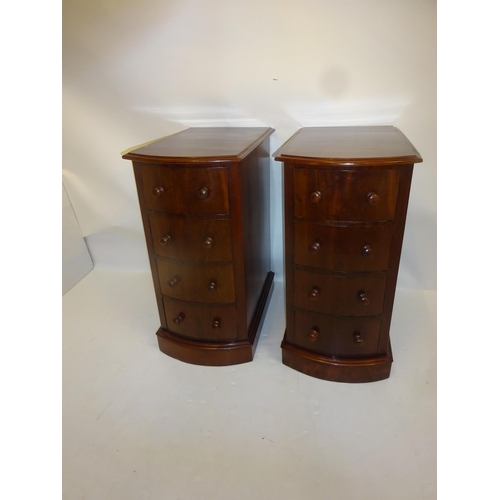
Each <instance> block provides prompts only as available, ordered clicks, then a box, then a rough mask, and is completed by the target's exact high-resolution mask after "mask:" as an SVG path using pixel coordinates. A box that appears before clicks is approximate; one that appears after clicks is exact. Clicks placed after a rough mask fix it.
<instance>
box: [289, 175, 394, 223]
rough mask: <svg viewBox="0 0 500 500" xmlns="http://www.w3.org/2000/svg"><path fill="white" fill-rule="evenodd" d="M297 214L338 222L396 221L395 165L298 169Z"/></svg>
mask: <svg viewBox="0 0 500 500" xmlns="http://www.w3.org/2000/svg"><path fill="white" fill-rule="evenodd" d="M294 184H295V195H294V212H295V216H296V217H304V218H309V219H321V220H338V221H380V220H392V219H394V215H395V212H396V201H397V198H398V184H399V171H398V170H397V169H394V168H382V167H381V168H379V169H373V168H371V169H363V168H359V169H356V170H342V169H329V170H326V169H322V168H314V169H313V168H295V173H294Z"/></svg>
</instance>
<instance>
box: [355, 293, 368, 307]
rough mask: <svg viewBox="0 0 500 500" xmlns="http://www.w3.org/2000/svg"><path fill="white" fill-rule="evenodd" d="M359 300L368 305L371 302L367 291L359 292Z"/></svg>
mask: <svg viewBox="0 0 500 500" xmlns="http://www.w3.org/2000/svg"><path fill="white" fill-rule="evenodd" d="M358 301H359V303H360V304H361V305H363V306H367V305H368V304H369V303H370V299H369V298H368V295H366V293H365V292H358Z"/></svg>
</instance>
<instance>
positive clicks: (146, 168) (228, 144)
mask: <svg viewBox="0 0 500 500" xmlns="http://www.w3.org/2000/svg"><path fill="white" fill-rule="evenodd" d="M273 132H274V130H273V129H271V128H190V129H187V130H184V131H182V132H179V133H177V134H174V135H171V136H169V137H166V138H163V139H160V140H158V141H155V142H153V143H150V144H149V145H146V146H144V147H141V148H139V149H135V150H133V151H130V152H129V153H127V154H125V155H124V156H123V158H125V159H128V160H132V161H133V166H134V173H135V179H136V184H137V192H138V196H139V205H140V208H141V213H142V221H143V225H144V232H145V236H146V243H147V247H148V253H149V260H150V264H151V272H152V275H153V283H154V288H155V292H156V300H157V303H158V311H159V314H160V322H161V326H160V328H159V330H158V331H157V337H158V344H159V347H160V350H161V351H162V352H164V353H165V354H168V355H169V356H172V357H174V358H177V359H179V360H182V361H186V362H188V363H193V364H200V365H219V366H220V365H232V364H237V363H245V362H248V361H251V360H252V359H253V355H254V352H255V348H256V346H257V341H258V337H259V334H260V326H261V322H262V318H263V316H264V314H265V311H266V308H267V305H268V301H269V298H270V295H271V290H272V286H273V278H274V273H273V272H271V271H270V265H271V264H270V225H269V203H270V199H269V195H270V193H269V166H270V155H269V136H270V135H271V134H272V133H273Z"/></svg>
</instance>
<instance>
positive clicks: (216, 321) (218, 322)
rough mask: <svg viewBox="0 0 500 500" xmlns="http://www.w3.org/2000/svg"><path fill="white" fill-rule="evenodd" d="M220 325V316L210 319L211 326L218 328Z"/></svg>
mask: <svg viewBox="0 0 500 500" xmlns="http://www.w3.org/2000/svg"><path fill="white" fill-rule="evenodd" d="M220 327H221V321H220V318H214V320H213V321H212V328H220Z"/></svg>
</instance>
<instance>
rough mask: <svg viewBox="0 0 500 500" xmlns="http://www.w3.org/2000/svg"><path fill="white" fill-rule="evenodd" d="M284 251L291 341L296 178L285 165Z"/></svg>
mask: <svg viewBox="0 0 500 500" xmlns="http://www.w3.org/2000/svg"><path fill="white" fill-rule="evenodd" d="M282 170H283V228H284V235H283V240H284V241H283V249H284V251H285V262H284V265H285V276H284V277H283V281H284V290H285V319H286V325H287V329H288V332H289V334H290V336H291V340H293V339H294V337H295V285H294V284H295V215H294V209H293V205H294V199H293V196H294V192H295V176H294V166H293V164H290V163H283V165H282Z"/></svg>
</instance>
